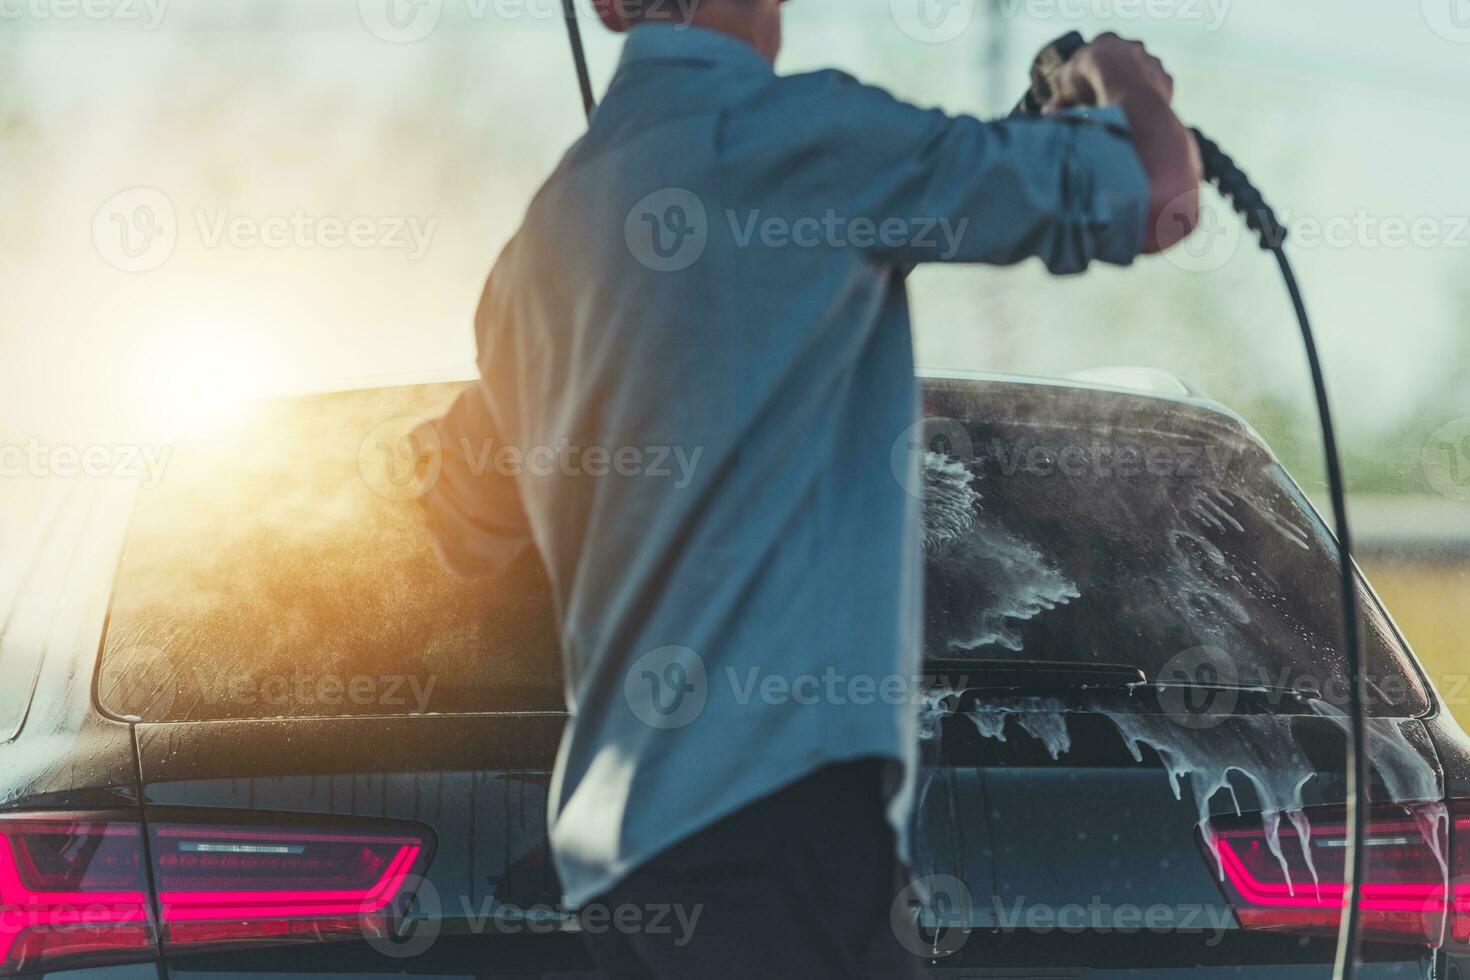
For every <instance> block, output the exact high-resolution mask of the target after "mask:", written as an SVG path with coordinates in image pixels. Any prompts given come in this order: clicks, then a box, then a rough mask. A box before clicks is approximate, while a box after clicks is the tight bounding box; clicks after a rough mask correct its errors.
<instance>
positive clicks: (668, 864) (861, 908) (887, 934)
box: [583, 760, 917, 980]
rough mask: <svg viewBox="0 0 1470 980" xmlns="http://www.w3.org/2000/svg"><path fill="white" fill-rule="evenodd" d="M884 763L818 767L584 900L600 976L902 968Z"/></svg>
mask: <svg viewBox="0 0 1470 980" xmlns="http://www.w3.org/2000/svg"><path fill="white" fill-rule="evenodd" d="M884 766H885V763H883V762H881V761H879V760H860V761H857V762H849V763H843V764H841V765H834V766H829V767H827V768H824V769H821V770H819V771H818V772H816V773H814V774H812V775H811V776H809V777H807V778H806V779H803V780H801V781H800V782H798V783H795V784H793V785H792V786H789V787H787V788H786V789H783V790H781V791H780V792H778V793H776V794H775V795H773V796H769V797H766V798H765V799H762V800H759V801H757V802H756V803H753V804H751V805H750V806H748V807H746V808H744V809H742V810H740V811H738V812H737V813H735V814H734V815H733V816H730V817H728V818H726V819H725V820H723V821H721V822H719V823H718V824H715V825H714V826H713V827H710V828H709V829H708V830H705V831H702V832H701V833H699V834H696V835H695V836H693V837H691V838H689V839H688V840H685V841H682V842H681V843H679V844H677V845H675V846H674V847H672V848H670V849H669V850H668V851H665V852H664V853H663V854H661V855H659V856H658V857H656V858H654V859H653V860H652V861H650V862H648V863H647V864H645V865H644V866H643V867H641V868H640V869H639V870H637V871H636V872H634V873H633V874H632V875H631V876H630V877H629V878H627V879H626V880H625V881H623V882H622V883H621V884H620V885H618V886H617V887H615V888H614V889H613V890H612V891H611V892H609V893H608V894H607V895H605V896H603V897H602V898H601V899H600V900H598V901H597V902H594V903H592V905H591V906H589V907H588V909H584V910H583V921H584V923H588V924H591V925H592V926H593V927H594V928H588V930H587V941H588V943H589V944H590V945H591V948H592V952H593V955H594V956H595V957H596V959H597V963H598V966H599V967H600V968H601V970H602V971H603V973H604V974H605V975H606V976H608V977H612V978H615V980H624V978H659V980H662V978H670V980H690V978H695V980H704V978H709V980H717V978H724V977H729V978H732V980H735V978H738V980H752V978H757V977H759V978H766V977H775V978H781V977H800V978H811V980H817V978H823V977H833V978H839V977H840V978H844V980H846V978H867V977H872V978H878V977H883V978H890V977H900V978H902V977H912V976H914V971H915V966H916V962H917V961H916V960H915V959H914V957H913V956H912V954H910V953H909V952H908V951H907V950H905V949H904V948H903V946H901V945H900V944H899V942H898V939H897V937H896V936H895V934H894V931H893V928H892V926H891V925H890V911H891V908H892V905H893V902H894V900H895V898H897V896H898V894H899V891H900V889H901V888H902V886H903V881H902V876H901V874H900V872H901V869H900V867H899V866H898V861H897V858H896V857H895V854H894V840H893V831H892V829H891V828H890V827H889V825H888V822H887V820H886V819H885V818H884V792H883V778H884ZM652 805H657V804H656V803H654V804H652ZM620 916H621V917H622V919H621V921H622V922H623V923H624V924H625V927H624V928H619V927H618V922H619V917H620ZM655 922H658V927H657V928H654V927H653V923H655Z"/></svg>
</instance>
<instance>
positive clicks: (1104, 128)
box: [726, 39, 1199, 274]
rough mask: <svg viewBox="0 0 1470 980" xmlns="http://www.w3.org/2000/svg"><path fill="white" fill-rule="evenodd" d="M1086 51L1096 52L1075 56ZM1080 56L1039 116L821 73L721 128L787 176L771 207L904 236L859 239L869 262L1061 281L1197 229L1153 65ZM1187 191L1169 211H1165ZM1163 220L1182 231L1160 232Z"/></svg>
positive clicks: (1176, 131)
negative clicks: (1062, 92)
mask: <svg viewBox="0 0 1470 980" xmlns="http://www.w3.org/2000/svg"><path fill="white" fill-rule="evenodd" d="M1094 47H1095V48H1098V49H1100V52H1101V53H1100V54H1098V53H1094V54H1091V55H1087V56H1086V57H1084V55H1086V54H1087V52H1088V50H1089V49H1090V48H1094ZM1089 49H1083V51H1082V52H1079V53H1078V55H1077V58H1081V59H1082V64H1081V65H1079V66H1078V68H1075V69H1073V70H1072V75H1071V76H1070V80H1071V81H1072V84H1071V87H1070V88H1068V89H1067V90H1066V91H1067V92H1068V93H1069V94H1070V95H1071V96H1072V100H1071V102H1070V103H1067V104H1063V105H1058V106H1056V107H1055V108H1056V109H1059V110H1065V111H1054V112H1053V113H1052V114H1050V115H1049V116H1047V117H1045V118H1040V119H1029V118H1028V119H1014V120H1005V121H1000V122H982V121H981V120H979V119H976V118H973V117H970V116H949V115H946V114H945V113H943V112H940V111H938V110H923V109H919V108H917V107H915V106H913V105H910V104H908V103H906V102H902V101H900V100H898V99H895V98H893V97H892V96H890V95H888V94H887V93H886V92H883V91H882V90H880V89H877V88H872V87H869V86H865V85H862V84H860V83H858V82H856V81H854V80H852V79H850V78H846V77H845V76H841V75H839V74H837V73H819V74H818V75H814V76H806V77H805V78H798V79H794V80H793V81H794V82H795V83H796V84H801V85H807V86H811V87H819V88H818V89H817V91H813V92H810V93H808V95H809V96H810V97H808V98H792V99H788V100H780V101H775V102H773V103H772V104H771V105H770V106H769V107H768V109H769V110H770V111H766V112H760V113H755V114H753V115H752V116H751V117H749V118H741V117H739V116H738V114H732V117H731V120H730V125H729V127H728V129H727V130H726V133H727V134H728V136H729V137H730V142H731V147H732V150H734V151H735V152H737V153H739V152H741V151H748V153H749V157H744V154H743V153H742V157H744V160H743V162H748V163H751V164H752V165H753V166H754V167H755V168H756V169H758V170H762V171H767V172H770V173H772V174H779V175H780V176H781V180H780V185H779V186H780V190H781V193H780V194H779V198H783V199H784V200H783V199H778V198H777V197H773V199H772V200H771V201H770V209H771V210H773V211H774V210H777V209H778V208H779V209H780V210H783V211H784V210H790V211H792V212H793V213H804V212H801V209H802V208H808V209H816V210H817V213H818V215H820V214H821V210H820V209H821V208H827V209H830V210H833V211H835V212H836V213H837V214H838V215H839V216H840V217H841V218H843V219H845V220H847V221H849V222H855V221H858V220H864V221H872V222H875V223H877V225H878V226H879V228H880V229H881V228H884V227H887V228H890V229H894V230H895V231H896V230H897V229H899V228H905V229H907V230H908V232H909V233H908V234H907V235H903V234H894V233H888V234H882V235H880V236H879V237H880V240H879V241H877V242H875V243H873V244H871V246H867V245H859V246H858V247H859V248H861V249H862V250H863V251H864V252H866V253H867V254H868V255H870V256H871V257H872V258H874V259H876V260H878V261H884V262H889V263H892V264H895V265H900V266H907V265H913V264H918V263H923V262H983V263H988V264H993V265H1010V264H1013V263H1016V262H1020V261H1022V260H1024V259H1027V258H1031V257H1033V256H1035V257H1038V258H1040V259H1041V260H1042V262H1043V263H1045V265H1046V267H1047V268H1048V269H1049V270H1051V271H1052V272H1054V273H1058V274H1067V273H1076V272H1081V271H1083V270H1085V269H1086V268H1087V267H1088V265H1090V264H1091V263H1092V262H1095V261H1101V262H1108V263H1113V264H1118V265H1126V264H1128V263H1130V262H1132V261H1133V259H1134V258H1136V257H1137V256H1138V255H1139V254H1141V253H1142V252H1144V251H1145V250H1149V249H1157V248H1160V247H1165V246H1166V245H1167V244H1172V243H1173V242H1174V241H1177V240H1179V239H1181V238H1183V237H1184V235H1185V234H1186V233H1187V230H1188V228H1192V226H1193V217H1194V216H1193V213H1192V210H1191V209H1190V207H1189V205H1190V203H1191V201H1192V200H1193V197H1192V196H1191V193H1192V190H1193V188H1195V187H1197V183H1198V181H1197V180H1196V181H1195V183H1194V184H1193V185H1191V184H1190V183H1189V177H1190V175H1191V174H1197V173H1198V168H1199V165H1198V159H1197V157H1196V156H1195V151H1194V147H1193V144H1192V143H1191V142H1189V141H1188V133H1187V132H1186V131H1185V130H1184V128H1183V126H1182V125H1180V124H1179V122H1178V120H1177V119H1174V117H1173V113H1172V111H1171V110H1169V109H1168V103H1167V100H1163V102H1164V104H1163V106H1162V107H1160V106H1159V104H1158V103H1159V102H1160V101H1161V99H1160V98H1159V97H1158V91H1157V87H1158V85H1159V79H1158V78H1157V77H1154V76H1153V75H1152V74H1151V72H1152V67H1151V66H1152V65H1154V64H1156V62H1153V61H1152V59H1150V58H1149V56H1148V55H1147V53H1146V52H1143V51H1142V49H1141V48H1139V49H1137V53H1135V52H1134V49H1133V48H1132V47H1130V46H1129V42H1124V41H1121V40H1118V39H1112V40H1108V39H1100V40H1099V41H1098V42H1095V44H1094V45H1090V46H1089ZM1120 49H1121V50H1120ZM1074 60H1076V59H1074ZM1145 69H1148V70H1147V71H1146V70H1145ZM1158 72H1159V73H1160V74H1162V68H1161V67H1160V68H1159V69H1158ZM1163 77H1164V78H1165V79H1166V78H1167V75H1164V76H1163ZM1084 81H1088V82H1089V85H1090V87H1089V88H1088V89H1087V90H1086V91H1083V90H1082V88H1081V83H1082V82H1084ZM1150 93H1152V98H1151V94H1150ZM772 134H779V135H780V136H781V138H780V139H773V138H772ZM1181 194H1182V195H1183V197H1182V198H1181V199H1180V200H1179V201H1176V204H1175V207H1174V208H1173V209H1169V208H1166V207H1163V206H1162V204H1163V203H1166V202H1168V201H1171V200H1174V199H1176V198H1180V195H1181ZM1156 201H1158V202H1160V204H1159V205H1157V206H1156ZM1180 205H1183V206H1180ZM1166 213H1172V214H1177V215H1180V216H1181V217H1182V218H1184V219H1187V220H1186V225H1187V227H1174V228H1162V229H1161V228H1160V224H1161V215H1163V214H1166ZM854 244H855V242H854Z"/></svg>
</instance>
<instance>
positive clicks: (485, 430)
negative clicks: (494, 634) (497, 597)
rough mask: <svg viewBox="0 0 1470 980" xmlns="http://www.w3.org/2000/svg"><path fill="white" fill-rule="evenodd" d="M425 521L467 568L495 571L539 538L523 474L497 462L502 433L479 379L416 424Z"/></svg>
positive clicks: (447, 558) (463, 571)
mask: <svg viewBox="0 0 1470 980" xmlns="http://www.w3.org/2000/svg"><path fill="white" fill-rule="evenodd" d="M414 439H415V443H416V446H417V451H418V453H419V460H418V463H419V467H420V474H421V479H422V480H423V482H424V484H425V485H426V486H427V489H426V490H425V491H424V493H423V494H422V495H421V496H420V497H419V504H420V506H421V508H422V510H423V514H424V520H425V523H426V524H427V525H428V528H429V534H430V536H431V538H432V539H433V542H434V548H435V550H436V551H437V552H438V553H439V557H440V559H441V560H442V561H443V562H444V564H445V565H446V566H448V567H449V568H450V569H451V570H452V571H454V572H457V573H458V574H460V575H466V576H475V577H481V576H490V575H495V574H497V573H498V572H500V571H501V570H502V569H504V568H505V567H506V566H508V565H509V564H511V562H513V561H514V560H515V559H516V558H517V557H519V556H520V554H521V553H522V552H523V551H525V549H527V548H529V547H531V546H532V544H533V539H532V537H531V529H530V522H529V521H528V519H527V517H526V511H525V508H524V507H523V506H522V504H521V495H520V488H519V487H518V486H517V484H516V480H515V477H514V476H513V475H511V474H508V473H504V472H501V471H500V469H499V468H497V466H496V465H495V461H496V454H497V451H498V450H499V449H501V448H502V447H501V445H500V443H499V441H498V440H497V439H496V432H495V425H494V419H493V416H492V415H491V414H490V408H489V406H488V405H487V404H486V402H485V393H484V389H483V388H482V387H481V386H480V385H479V384H474V385H471V386H470V387H469V388H467V389H465V390H464V391H463V392H461V393H460V395H459V397H458V398H457V399H455V402H454V404H453V405H452V406H450V409H449V411H448V412H447V413H446V414H445V416H444V417H443V418H441V419H437V420H435V421H432V422H424V423H422V424H421V425H419V426H418V428H417V429H416V430H415V432H414Z"/></svg>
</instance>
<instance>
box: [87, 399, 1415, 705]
mask: <svg viewBox="0 0 1470 980" xmlns="http://www.w3.org/2000/svg"><path fill="white" fill-rule="evenodd" d="M462 387H463V385H458V384H454V385H423V386H412V387H403V388H392V389H378V390H373V391H360V392H346V393H337V394H330V395H322V396H316V397H311V398H304V399H296V400H292V401H288V402H280V403H273V404H269V405H265V406H262V407H260V408H258V409H256V410H255V411H253V412H252V413H250V414H249V415H248V416H247V417H246V418H244V419H243V420H241V421H240V422H239V423H238V424H237V425H235V426H234V427H233V428H230V429H225V430H220V431H215V432H213V433H212V434H211V435H210V437H209V438H208V439H201V440H197V441H195V442H193V443H191V444H188V445H181V446H179V447H177V449H176V451H175V452H174V454H173V456H172V457H171V459H170V461H169V466H168V469H167V471H166V473H165V476H164V479H163V480H162V482H161V483H160V484H159V486H157V487H156V488H153V489H151V490H145V491H143V492H142V493H141V495H140V498H139V502H138V504H137V507H136V510H135V513H134V516H133V522H132V526H131V528H130V531H129V535H128V539H127V544H126V547H125V552H124V556H123V560H122V563H121V566H120V571H119V575H118V579H117V582H116V586H115V592H114V596H113V602H112V608H111V613H110V617H109V623H108V628H107V632H106V635H105V639H104V646H103V656H102V675H101V676H102V677H103V678H104V679H107V680H108V683H105V684H102V683H99V685H98V691H99V698H100V700H101V702H102V705H103V707H104V708H106V709H107V710H109V711H111V712H113V713H115V714H118V715H121V716H127V717H139V718H143V719H147V720H159V721H162V720H210V719H228V718H268V717H321V716H337V715H397V714H413V713H424V712H446V713H448V712H493V711H509V710H523V709H536V710H560V709H561V708H562V707H563V704H564V702H563V694H562V683H561V665H560V659H559V652H558V646H557V639H556V630H555V623H554V617H553V605H552V601H551V598H550V591H549V588H548V585H547V582H546V579H545V575H544V572H543V571H542V569H541V565H540V563H539V561H538V560H537V559H536V556H535V555H534V554H527V555H526V556H525V557H524V558H523V559H522V560H521V561H520V562H519V563H518V564H517V565H516V566H514V567H513V568H512V569H510V571H509V572H508V573H506V574H505V575H503V576H501V577H499V578H496V579H493V580H488V581H485V580H466V579H460V578H457V577H456V576H454V575H452V574H451V573H449V572H447V571H445V570H444V569H443V568H442V567H441V565H440V563H439V561H438V559H437V557H436V556H435V555H434V553H433V550H432V546H431V544H430V542H429V539H428V536H427V534H426V532H425V531H424V529H423V527H422V523H421V520H420V517H419V514H418V509H417V506H416V504H415V503H414V502H413V501H412V500H399V499H394V498H395V497H396V496H397V495H396V494H394V493H392V492H391V489H392V488H391V487H390V488H385V487H383V486H381V485H380V479H381V477H380V476H374V477H373V478H372V479H369V478H365V477H364V467H365V466H366V467H369V468H371V467H374V466H376V467H381V465H382V461H381V460H380V461H377V462H374V461H372V460H371V459H367V458H366V457H365V456H364V454H368V455H369V456H370V455H371V454H373V453H379V452H384V451H387V452H391V451H392V446H391V442H392V438H391V437H392V435H393V434H395V433H401V432H403V431H406V427H407V426H408V425H411V423H412V420H413V419H416V418H431V417H434V416H436V415H438V414H441V413H442V412H443V410H444V409H445V408H447V406H448V405H449V403H450V402H451V401H452V400H453V398H454V396H455V395H456V394H457V393H458V391H459V390H461V389H462ZM926 402H927V406H926V408H927V413H928V414H930V415H931V416H933V418H931V420H930V422H929V423H928V431H927V436H926V439H927V442H928V443H929V449H930V450H931V451H929V452H928V453H927V454H926V460H925V467H924V469H925V484H926V486H925V490H926V496H927V504H926V507H925V550H926V559H927V560H926V564H927V576H926V582H927V584H926V596H925V604H926V639H925V645H926V649H927V653H928V655H929V656H930V657H931V658H941V657H942V658H950V659H955V658H975V659H980V660H987V661H1046V662H1064V663H1093V664H1122V665H1128V666H1134V667H1137V668H1139V669H1141V670H1142V671H1143V672H1144V673H1145V675H1146V676H1147V677H1149V678H1151V679H1154V678H1158V679H1170V678H1171V677H1173V675H1175V674H1177V673H1179V672H1180V671H1181V670H1182V671H1183V672H1184V674H1185V678H1184V679H1201V680H1211V681H1220V682H1230V683H1237V684H1240V685H1241V686H1247V687H1262V688H1268V689H1273V690H1274V689H1287V688H1297V689H1307V690H1312V691H1316V692H1320V693H1321V694H1322V696H1323V697H1324V698H1326V699H1328V700H1331V701H1333V702H1334V703H1339V704H1341V703H1343V702H1344V701H1345V697H1346V688H1345V686H1344V685H1345V681H1344V675H1343V661H1342V654H1341V650H1340V643H1341V641H1340V630H1341V625H1340V624H1341V620H1340V612H1339V605H1338V582H1337V578H1336V569H1337V561H1336V555H1335V550H1334V549H1335V546H1334V544H1333V542H1332V540H1331V538H1330V536H1329V535H1328V534H1327V532H1326V529H1325V528H1324V527H1323V525H1322V523H1321V521H1320V519H1319V518H1318V517H1317V516H1316V515H1315V513H1314V512H1313V511H1311V510H1310V508H1309V506H1308V505H1307V503H1306V501H1305V500H1304V499H1303V497H1302V495H1301V493H1300V491H1299V490H1298V489H1297V488H1296V486H1295V485H1294V484H1293V483H1292V482H1291V480H1290V479H1289V478H1288V477H1287V475H1286V474H1285V472H1284V471H1283V470H1282V469H1281V467H1280V466H1279V465H1278V464H1277V463H1276V462H1275V460H1274V459H1273V458H1272V456H1271V455H1270V454H1269V453H1268V452H1267V451H1265V450H1264V449H1263V448H1262V447H1261V446H1260V445H1259V444H1258V443H1257V442H1256V441H1255V440H1254V438H1253V437H1252V436H1251V434H1250V433H1249V431H1248V430H1247V429H1246V428H1245V427H1244V425H1243V424H1241V423H1239V422H1238V421H1236V420H1235V419H1233V418H1231V417H1230V416H1228V415H1225V414H1223V413H1219V412H1215V411H1211V410H1208V409H1204V408H1201V407H1199V406H1197V405H1193V404H1189V403H1184V402H1173V401H1168V400H1163V399H1157V398H1147V397H1141V396H1132V395H1126V394H1118V393H1112V392H1102V391H1093V390H1090V389H1086V388H1057V387H1050V386H1044V385H1024V384H1021V385H1018V384H1009V383H1005V384H1003V383H977V382H943V381H940V382H931V383H929V384H928V386H927V387H926ZM385 434H387V436H388V438H387V442H386V443H385V442H384V437H385ZM372 472H373V473H376V472H377V471H376V470H373V471H372ZM384 490H387V491H388V492H387V493H385V492H383V491H384ZM1364 599H1365V625H1366V630H1365V637H1366V643H1367V648H1368V653H1369V665H1370V667H1369V671H1370V679H1371V681H1372V686H1373V689H1374V710H1375V711H1376V712H1378V713H1379V714H1398V715H1417V714H1421V713H1423V712H1424V711H1426V710H1428V707H1429V701H1428V694H1427V690H1426V688H1425V687H1424V685H1423V681H1422V679H1421V676H1420V674H1419V673H1418V670H1417V667H1416V666H1415V665H1414V663H1413V660H1412V658H1411V656H1410V655H1409V654H1408V652H1407V651H1406V650H1405V649H1404V647H1403V645H1402V643H1401V641H1400V640H1399V638H1398V636H1397V634H1396V632H1395V631H1394V629H1393V627H1392V625H1391V624H1390V623H1389V621H1388V619H1387V617H1386V616H1385V614H1384V613H1383V611H1382V609H1381V607H1380V606H1379V604H1378V603H1377V602H1376V601H1375V600H1374V599H1373V597H1372V596H1371V594H1369V593H1367V592H1366V590H1365V592H1364Z"/></svg>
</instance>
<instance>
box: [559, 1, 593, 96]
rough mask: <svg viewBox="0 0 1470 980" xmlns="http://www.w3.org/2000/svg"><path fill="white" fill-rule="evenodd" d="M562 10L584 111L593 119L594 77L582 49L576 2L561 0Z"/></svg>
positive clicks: (584, 51) (585, 53)
mask: <svg viewBox="0 0 1470 980" xmlns="http://www.w3.org/2000/svg"><path fill="white" fill-rule="evenodd" d="M561 9H562V13H563V14H564V15H565V16H566V20H567V39H568V40H569V41H571V43H572V61H573V62H575V63H576V65H577V84H578V85H579V86H580V87H581V89H582V111H583V112H585V113H586V114H587V118H588V119H591V118H592V110H593V109H596V108H597V99H596V97H595V96H593V94H592V75H591V73H590V72H588V70H587V52H586V50H585V49H584V48H583V47H582V28H581V27H580V26H579V25H578V23H577V5H576V0H561Z"/></svg>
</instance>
